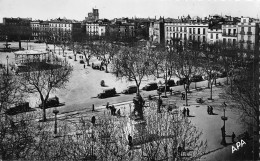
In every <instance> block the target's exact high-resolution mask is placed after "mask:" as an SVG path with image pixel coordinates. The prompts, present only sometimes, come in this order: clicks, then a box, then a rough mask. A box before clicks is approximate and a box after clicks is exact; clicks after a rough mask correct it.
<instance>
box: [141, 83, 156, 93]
mask: <svg viewBox="0 0 260 161" xmlns="http://www.w3.org/2000/svg"><path fill="white" fill-rule="evenodd" d="M157 88H158V86H157V83H148V84H147V85H146V86H144V87H143V90H145V91H152V90H156V89H157Z"/></svg>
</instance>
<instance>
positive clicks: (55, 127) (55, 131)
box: [53, 110, 59, 134]
mask: <svg viewBox="0 0 260 161" xmlns="http://www.w3.org/2000/svg"><path fill="white" fill-rule="evenodd" d="M53 113H54V114H55V120H54V121H55V122H54V134H57V114H58V113H59V111H58V110H53Z"/></svg>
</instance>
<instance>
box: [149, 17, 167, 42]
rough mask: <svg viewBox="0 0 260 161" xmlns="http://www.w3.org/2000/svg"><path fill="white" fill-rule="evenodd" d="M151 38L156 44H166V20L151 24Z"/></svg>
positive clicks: (161, 19) (162, 19)
mask: <svg viewBox="0 0 260 161" xmlns="http://www.w3.org/2000/svg"><path fill="white" fill-rule="evenodd" d="M149 38H150V41H152V42H154V43H161V44H164V43H165V32H164V18H160V19H159V20H156V19H155V21H151V22H150V27H149Z"/></svg>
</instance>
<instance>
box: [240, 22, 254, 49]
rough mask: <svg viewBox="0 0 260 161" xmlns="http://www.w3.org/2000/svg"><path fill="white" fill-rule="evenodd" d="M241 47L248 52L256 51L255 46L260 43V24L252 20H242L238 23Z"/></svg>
mask: <svg viewBox="0 0 260 161" xmlns="http://www.w3.org/2000/svg"><path fill="white" fill-rule="evenodd" d="M238 40H239V41H238V43H239V47H240V48H242V49H247V50H255V44H256V43H259V23H258V22H253V21H252V20H251V19H250V18H241V22H240V23H238Z"/></svg>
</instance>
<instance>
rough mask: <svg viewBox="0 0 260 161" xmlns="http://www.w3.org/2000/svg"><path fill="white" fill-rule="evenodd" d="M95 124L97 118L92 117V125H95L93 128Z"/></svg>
mask: <svg viewBox="0 0 260 161" xmlns="http://www.w3.org/2000/svg"><path fill="white" fill-rule="evenodd" d="M95 122H96V118H95V116H92V118H91V123H92V124H93V126H94V125H95Z"/></svg>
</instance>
